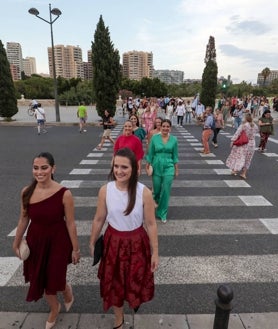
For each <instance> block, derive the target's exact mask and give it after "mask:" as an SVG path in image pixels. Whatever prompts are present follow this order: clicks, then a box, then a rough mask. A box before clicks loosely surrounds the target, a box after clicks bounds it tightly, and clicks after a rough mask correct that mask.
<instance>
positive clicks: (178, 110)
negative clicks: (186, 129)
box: [175, 100, 185, 127]
mask: <svg viewBox="0 0 278 329" xmlns="http://www.w3.org/2000/svg"><path fill="white" fill-rule="evenodd" d="M175 113H176V115H177V126H178V127H182V123H183V116H184V114H185V106H184V104H183V102H182V101H181V100H180V101H179V102H178V106H177V107H176V112H175Z"/></svg>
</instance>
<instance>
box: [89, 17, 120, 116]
mask: <svg viewBox="0 0 278 329" xmlns="http://www.w3.org/2000/svg"><path fill="white" fill-rule="evenodd" d="M92 66H93V91H94V98H95V101H96V107H97V112H98V115H99V116H101V117H102V116H103V115H104V111H105V110H109V111H110V113H111V115H112V116H114V114H115V112H116V99H117V95H118V93H119V89H120V80H121V67H120V55H119V52H118V50H115V49H114V45H113V43H112V42H111V40H110V33H109V29H108V27H105V25H104V21H103V19H102V16H100V18H99V22H98V24H97V28H96V31H95V34H94V41H93V42H92Z"/></svg>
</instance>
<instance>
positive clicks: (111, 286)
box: [98, 225, 154, 311]
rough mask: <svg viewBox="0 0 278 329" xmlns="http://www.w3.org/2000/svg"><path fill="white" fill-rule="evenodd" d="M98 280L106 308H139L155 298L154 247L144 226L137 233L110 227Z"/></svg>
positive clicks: (106, 232)
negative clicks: (125, 302)
mask: <svg viewBox="0 0 278 329" xmlns="http://www.w3.org/2000/svg"><path fill="white" fill-rule="evenodd" d="M98 278H99V279H100V295H101V297H102V298H103V309H104V311H107V310H108V309H109V308H110V307H111V306H117V307H122V306H123V304H124V301H127V302H128V304H129V307H130V308H136V307H139V306H140V305H141V304H142V303H145V302H147V301H150V300H151V299H152V298H153V296H154V275H153V272H151V248H150V242H149V237H148V235H147V232H146V230H145V229H144V228H143V226H141V227H139V228H137V229H136V230H134V231H118V230H115V229H114V228H112V227H111V226H110V225H108V227H107V230H106V231H105V234H104V252H103V257H102V259H101V262H100V265H99V270H98Z"/></svg>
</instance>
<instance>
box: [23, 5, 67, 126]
mask: <svg viewBox="0 0 278 329" xmlns="http://www.w3.org/2000/svg"><path fill="white" fill-rule="evenodd" d="M28 12H29V14H31V15H35V16H36V17H38V18H39V19H41V20H43V21H44V22H46V23H48V24H49V25H50V33H51V54H52V65H53V81H54V98H55V114H56V121H57V122H60V111H59V101H58V91H57V89H58V86H57V77H56V64H55V52H54V40H53V27H52V25H53V23H54V22H55V21H56V20H57V19H58V18H59V17H60V16H61V15H62V12H61V11H60V10H59V9H58V8H53V9H51V4H49V21H48V20H46V19H44V18H42V17H40V16H39V14H40V13H39V11H38V10H37V9H36V8H30V9H29V10H28ZM52 15H55V16H57V17H56V18H55V19H54V20H52Z"/></svg>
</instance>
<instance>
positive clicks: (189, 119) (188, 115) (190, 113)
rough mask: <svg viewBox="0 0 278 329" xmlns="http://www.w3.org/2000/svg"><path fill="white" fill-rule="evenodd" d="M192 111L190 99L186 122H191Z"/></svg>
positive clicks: (187, 105) (186, 108)
mask: <svg viewBox="0 0 278 329" xmlns="http://www.w3.org/2000/svg"><path fill="white" fill-rule="evenodd" d="M192 111H193V110H192V107H191V103H190V100H188V101H187V102H186V105H185V123H191V118H192Z"/></svg>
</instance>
